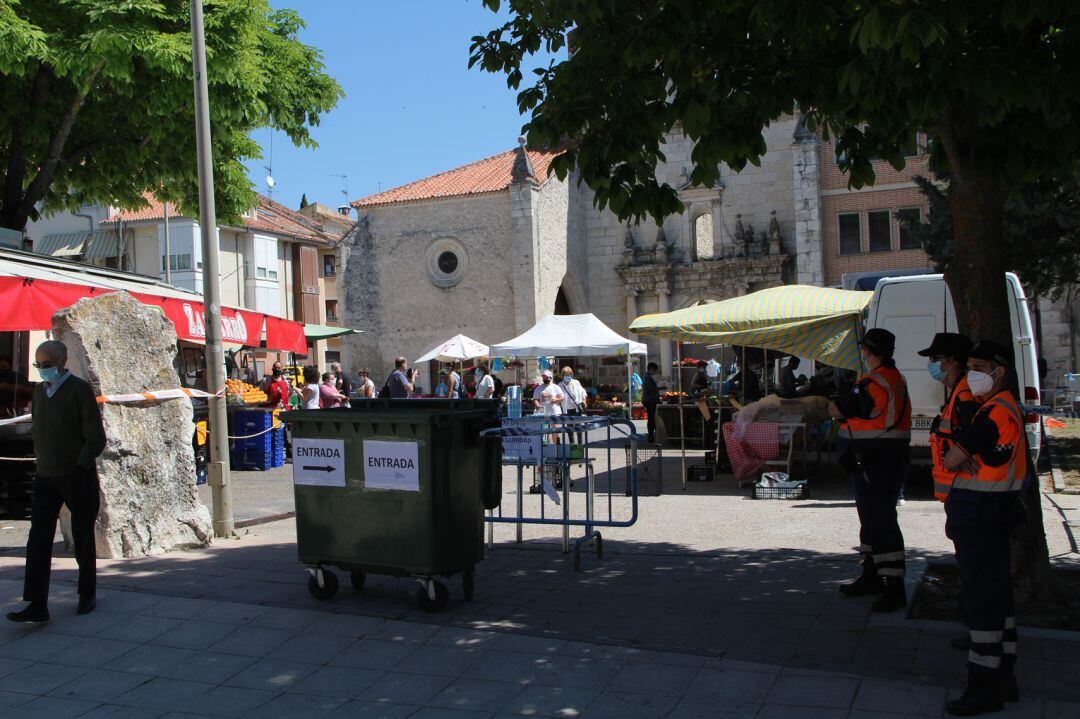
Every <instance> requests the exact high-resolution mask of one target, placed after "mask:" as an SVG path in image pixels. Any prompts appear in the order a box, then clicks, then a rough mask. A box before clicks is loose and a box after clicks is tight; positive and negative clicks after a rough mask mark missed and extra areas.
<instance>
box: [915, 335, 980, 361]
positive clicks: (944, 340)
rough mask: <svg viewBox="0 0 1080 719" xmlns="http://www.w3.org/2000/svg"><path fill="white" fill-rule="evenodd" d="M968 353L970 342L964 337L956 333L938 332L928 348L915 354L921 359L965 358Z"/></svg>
mask: <svg viewBox="0 0 1080 719" xmlns="http://www.w3.org/2000/svg"><path fill="white" fill-rule="evenodd" d="M970 351H971V340H969V339H968V338H967V337H965V336H964V335H962V334H959V333H957V332H938V333H937V334H936V335H934V341H933V342H931V343H930V346H929V347H927V348H926V349H924V350H920V351H919V352H918V353H917V354H918V355H919V356H921V357H934V356H935V355H940V356H944V357H967V356H968V352H970Z"/></svg>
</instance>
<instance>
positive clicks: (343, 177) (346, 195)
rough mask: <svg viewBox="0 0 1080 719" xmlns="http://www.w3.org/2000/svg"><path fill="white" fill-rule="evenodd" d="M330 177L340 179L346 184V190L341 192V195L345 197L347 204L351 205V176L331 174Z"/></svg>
mask: <svg viewBox="0 0 1080 719" xmlns="http://www.w3.org/2000/svg"><path fill="white" fill-rule="evenodd" d="M330 177H340V178H341V179H342V180H343V181H344V182H345V189H343V190H342V191H341V194H342V195H343V196H344V197H345V204H346V205H347V204H349V176H348V175H346V174H345V173H344V172H343V173H341V174H340V175H335V174H334V173H332V172H331V173H330Z"/></svg>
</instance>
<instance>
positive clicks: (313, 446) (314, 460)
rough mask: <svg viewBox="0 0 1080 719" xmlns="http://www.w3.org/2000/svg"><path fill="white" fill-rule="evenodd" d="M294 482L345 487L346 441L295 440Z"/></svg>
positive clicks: (296, 438) (298, 438) (297, 438)
mask: <svg viewBox="0 0 1080 719" xmlns="http://www.w3.org/2000/svg"><path fill="white" fill-rule="evenodd" d="M292 469H293V482H294V483H296V484H312V485H315V486H318V487H344V486H345V440H343V439H302V438H300V437H295V438H293V464H292Z"/></svg>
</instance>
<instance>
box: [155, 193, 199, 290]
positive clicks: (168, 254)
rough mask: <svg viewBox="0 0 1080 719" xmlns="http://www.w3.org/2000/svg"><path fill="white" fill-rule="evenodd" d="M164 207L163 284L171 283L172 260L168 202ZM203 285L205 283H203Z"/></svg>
mask: <svg viewBox="0 0 1080 719" xmlns="http://www.w3.org/2000/svg"><path fill="white" fill-rule="evenodd" d="M164 208H165V284H167V285H171V284H172V271H171V268H170V267H169V265H170V263H171V261H172V254H171V252H170V251H169V203H168V202H166V203H164ZM203 286H204V287H205V284H204V285H203Z"/></svg>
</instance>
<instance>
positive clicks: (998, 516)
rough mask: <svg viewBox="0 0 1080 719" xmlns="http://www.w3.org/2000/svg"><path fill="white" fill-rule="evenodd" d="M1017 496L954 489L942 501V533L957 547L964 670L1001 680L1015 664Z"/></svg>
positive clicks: (1008, 493) (1011, 671)
mask: <svg viewBox="0 0 1080 719" xmlns="http://www.w3.org/2000/svg"><path fill="white" fill-rule="evenodd" d="M1017 501H1018V500H1017V493H1016V492H1003V493H1000V494H999V493H992V492H974V491H969V490H957V489H954V490H952V491H951V492H949V496H948V498H947V499H946V500H945V517H946V519H945V534H946V536H948V538H949V539H951V540H952V541H953V544H954V545H955V546H956V561H957V564H958V565H959V567H960V609H961V613H962V615H963V619H964V624H966V625H967V627H968V631H969V632H970V633H971V651H969V652H968V669H969V670H971V671H973V672H979V673H983V674H989V675H995V676H1006V675H1009V674H1012V673H1013V667H1014V666H1015V664H1016V616H1015V614H1016V609H1015V606H1014V603H1013V591H1012V577H1011V575H1010V573H1009V534H1010V530H1011V529H1012V519H1013V517H1014V512H1015V511H1016V503H1017Z"/></svg>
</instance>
